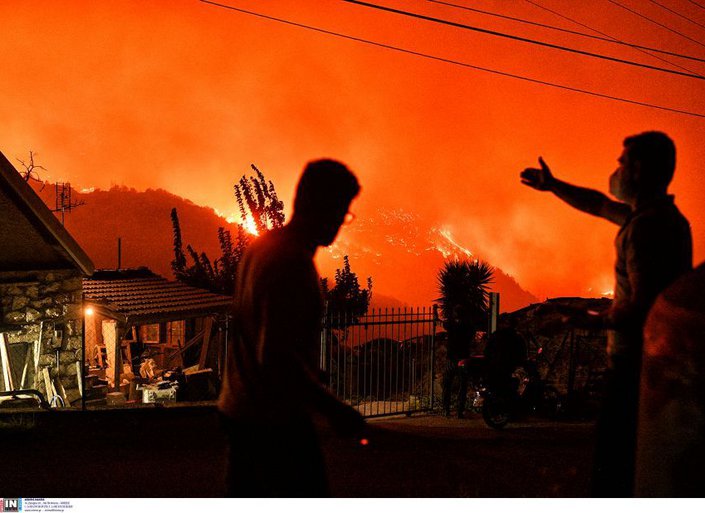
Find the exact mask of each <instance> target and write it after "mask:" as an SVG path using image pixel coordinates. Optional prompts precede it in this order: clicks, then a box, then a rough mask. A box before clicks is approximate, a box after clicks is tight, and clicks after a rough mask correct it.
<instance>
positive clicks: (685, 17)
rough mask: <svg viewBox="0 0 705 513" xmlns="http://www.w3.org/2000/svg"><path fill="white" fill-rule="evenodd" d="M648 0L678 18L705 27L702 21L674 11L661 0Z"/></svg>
mask: <svg viewBox="0 0 705 513" xmlns="http://www.w3.org/2000/svg"><path fill="white" fill-rule="evenodd" d="M649 2H651V3H652V4H655V5H658V6H659V7H660V8H661V9H663V10H664V11H668V12H670V13H671V14H675V15H676V16H678V17H679V18H683V19H684V20H686V21H688V22H689V23H692V24H693V25H697V26H698V27H701V28H705V25H703V24H702V23H698V22H697V21H695V20H693V19H691V18H688V17H687V16H684V15H683V14H681V13H679V12H678V11H675V10H673V9H671V8H670V7H668V6H666V5H663V4H662V3H661V2H657V1H656V0H649Z"/></svg>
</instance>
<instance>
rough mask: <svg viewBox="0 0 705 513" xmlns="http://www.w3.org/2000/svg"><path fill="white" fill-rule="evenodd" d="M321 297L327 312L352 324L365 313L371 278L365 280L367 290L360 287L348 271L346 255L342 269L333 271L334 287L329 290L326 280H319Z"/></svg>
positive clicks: (369, 294) (355, 275) (367, 305)
mask: <svg viewBox="0 0 705 513" xmlns="http://www.w3.org/2000/svg"><path fill="white" fill-rule="evenodd" d="M321 289H322V291H323V297H324V298H325V300H326V301H327V303H328V311H329V312H331V313H334V314H337V315H341V314H342V315H343V318H344V319H345V322H346V323H348V324H352V323H354V322H356V321H357V320H358V319H359V318H360V317H361V316H363V315H365V314H366V313H367V310H368V309H369V307H370V300H371V299H372V278H371V277H368V278H367V288H366V289H363V288H361V287H360V282H359V280H358V278H357V274H355V273H354V272H353V271H352V270H351V269H350V259H349V258H348V255H345V256H344V257H343V267H342V269H336V271H335V286H334V287H333V288H332V289H329V286H328V278H322V279H321Z"/></svg>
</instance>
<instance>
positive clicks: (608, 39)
mask: <svg viewBox="0 0 705 513" xmlns="http://www.w3.org/2000/svg"><path fill="white" fill-rule="evenodd" d="M426 1H427V2H431V3H434V4H441V5H446V6H449V7H454V8H456V9H463V10H465V11H471V12H476V13H479V14H485V15H488V16H494V17H496V18H502V19H505V20H511V21H516V22H518V23H524V24H526V25H533V26H535V27H542V28H546V29H550V30H556V31H558V32H564V33H566V34H572V35H574V36H580V37H586V38H589V39H595V40H597V41H604V42H607V43H613V44H618V45H623V46H631V47H632V48H638V49H641V50H648V51H650V52H656V53H662V54H665V55H671V56H673V57H680V58H681V59H689V60H692V61H698V62H705V59H703V58H700V57H693V56H692V55H684V54H681V53H676V52H669V51H667V50H663V49H661V48H652V47H650V46H642V45H638V44H635V43H629V42H626V41H620V40H618V39H615V38H613V37H610V36H607V37H600V36H596V35H594V34H588V33H586V32H578V31H576V30H570V29H566V28H563V27H556V26H554V25H547V24H545V23H538V22H536V21H531V20H525V19H523V18H515V17H514V16H507V15H505V14H499V13H496V12H491V11H483V10H482V9H475V8H474V7H468V6H466V5H459V4H454V3H451V2H443V1H441V0H426ZM527 1H528V0H527ZM534 5H536V6H537V7H541V8H542V9H546V10H549V9H548V8H547V7H543V6H541V5H538V4H534ZM550 12H553V11H550ZM554 14H558V13H555V12H554ZM558 15H559V16H561V17H564V16H562V15H560V14H558ZM565 18H566V19H567V20H569V21H572V22H573V23H577V24H578V25H581V26H585V27H586V28H588V29H589V30H595V29H594V28H592V27H588V26H586V25H583V24H582V23H579V22H577V21H575V20H571V19H570V18H567V17H565Z"/></svg>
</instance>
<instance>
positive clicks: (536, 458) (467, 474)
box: [325, 416, 593, 497]
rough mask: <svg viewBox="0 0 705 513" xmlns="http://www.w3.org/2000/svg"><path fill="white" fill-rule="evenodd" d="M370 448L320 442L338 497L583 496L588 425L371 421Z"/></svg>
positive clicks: (586, 482)
mask: <svg viewBox="0 0 705 513" xmlns="http://www.w3.org/2000/svg"><path fill="white" fill-rule="evenodd" d="M371 426H372V431H371V434H370V444H369V445H368V446H366V447H361V446H359V445H357V444H353V443H344V442H341V441H339V440H336V439H334V438H331V437H327V438H326V445H325V447H326V449H327V451H326V454H327V457H328V460H329V462H330V469H331V485H332V488H333V492H334V494H335V495H336V496H338V497H390V496H391V497H584V496H586V495H587V494H588V485H589V474H590V466H591V463H592V450H593V438H592V433H593V425H592V424H591V423H566V422H561V423H557V422H542V421H538V420H534V421H527V422H524V423H519V424H510V425H509V426H507V428H505V429H504V430H502V431H496V430H493V429H490V428H488V427H487V426H485V424H484V423H483V422H482V420H481V419H480V418H479V416H475V417H471V418H470V419H467V420H466V419H463V420H458V419H446V418H444V417H439V416H423V417H412V418H408V419H406V418H401V419H394V420H379V421H373V422H372V424H371Z"/></svg>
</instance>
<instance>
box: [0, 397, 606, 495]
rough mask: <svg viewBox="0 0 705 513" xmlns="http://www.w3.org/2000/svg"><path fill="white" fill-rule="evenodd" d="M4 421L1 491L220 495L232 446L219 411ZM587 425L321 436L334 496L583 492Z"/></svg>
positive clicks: (382, 426)
mask: <svg viewBox="0 0 705 513" xmlns="http://www.w3.org/2000/svg"><path fill="white" fill-rule="evenodd" d="M17 419H18V417H9V416H8V415H7V414H4V413H3V414H1V416H0V421H1V422H0V444H2V445H1V446H0V449H1V450H0V454H1V455H2V460H3V462H2V465H0V496H3V497H13V496H15V497H217V496H222V494H223V472H224V464H225V443H224V437H223V435H222V433H221V431H220V427H219V422H218V417H217V414H216V412H215V410H214V409H213V408H212V407H195V408H169V409H156V410H155V409H145V410H126V411H119V410H117V411H115V410H113V411H98V412H68V411H64V412H46V413H37V414H34V415H33V416H24V417H23V419H24V420H23V424H21V425H20V424H19V421H18V420H17ZM592 431H593V426H592V424H591V423H584V422H583V423H575V422H545V421H540V420H531V419H530V420H527V421H524V422H521V423H515V424H510V425H509V426H508V427H507V428H506V429H504V430H503V431H495V430H492V429H490V428H488V427H486V426H485V425H484V423H483V422H482V420H481V418H480V417H479V416H477V415H475V416H471V417H470V418H469V419H446V418H444V417H440V416H433V415H418V416H413V417H399V418H393V419H390V418H387V419H377V420H371V421H370V423H369V432H368V434H367V436H368V438H369V444H368V445H367V446H362V445H360V444H359V443H358V442H357V441H354V440H341V439H338V438H337V437H335V436H334V435H333V434H332V433H330V432H329V431H327V430H324V431H323V432H322V440H323V446H324V452H325V455H326V459H327V461H328V466H329V469H330V483H331V488H332V491H333V494H334V496H337V497H580V496H586V495H587V493H588V477H589V471H590V464H591V455H592Z"/></svg>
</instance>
